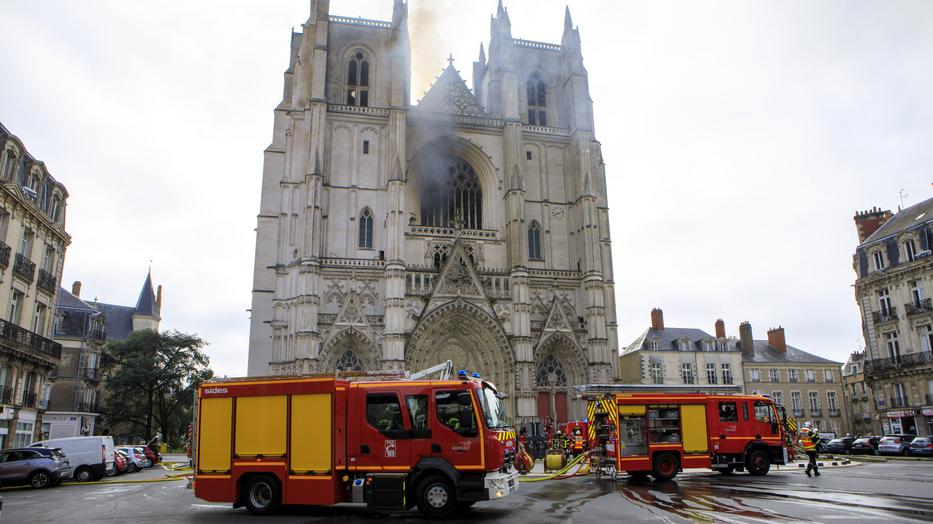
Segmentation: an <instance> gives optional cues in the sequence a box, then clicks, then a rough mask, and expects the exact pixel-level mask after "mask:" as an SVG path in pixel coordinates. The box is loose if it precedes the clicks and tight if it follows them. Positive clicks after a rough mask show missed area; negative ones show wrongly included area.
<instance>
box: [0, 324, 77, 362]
mask: <svg viewBox="0 0 933 524" xmlns="http://www.w3.org/2000/svg"><path fill="white" fill-rule="evenodd" d="M2 342H6V343H10V344H11V345H12V347H14V348H16V349H22V350H26V351H32V352H35V353H39V354H40V355H42V356H45V357H51V358H53V359H55V360H61V358H62V345H61V344H59V343H58V342H55V341H53V340H49V339H47V338H45V337H43V336H41V335H37V334H35V333H33V332H32V331H29V330H28V329H23V328H21V327H19V326H17V325H16V324H14V323H12V322H9V321H7V320H3V319H0V343H2Z"/></svg>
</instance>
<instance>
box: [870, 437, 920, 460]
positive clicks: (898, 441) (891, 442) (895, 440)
mask: <svg viewBox="0 0 933 524" xmlns="http://www.w3.org/2000/svg"><path fill="white" fill-rule="evenodd" d="M915 437H916V435H885V436H884V437H883V438H882V439H881V441H879V442H878V453H880V454H882V455H906V454H907V452H908V451H909V450H910V441H912V440H913V439H914V438H915Z"/></svg>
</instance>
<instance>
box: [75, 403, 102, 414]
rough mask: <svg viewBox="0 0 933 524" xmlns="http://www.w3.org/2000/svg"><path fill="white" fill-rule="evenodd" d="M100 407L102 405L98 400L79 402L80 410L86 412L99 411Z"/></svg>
mask: <svg viewBox="0 0 933 524" xmlns="http://www.w3.org/2000/svg"><path fill="white" fill-rule="evenodd" d="M99 408H100V405H99V404H98V403H97V402H96V401H94V402H79V403H78V411H83V412H85V413H97V412H98V409H99Z"/></svg>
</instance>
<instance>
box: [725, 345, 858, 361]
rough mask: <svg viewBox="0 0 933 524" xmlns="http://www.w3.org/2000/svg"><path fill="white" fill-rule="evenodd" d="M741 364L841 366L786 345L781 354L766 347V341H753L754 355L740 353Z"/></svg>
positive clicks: (768, 346)
mask: <svg viewBox="0 0 933 524" xmlns="http://www.w3.org/2000/svg"><path fill="white" fill-rule="evenodd" d="M742 363H743V364H835V365H837V366H841V365H842V362H836V361H834V360H829V359H828V358H823V357H818V356H816V355H814V354H813V353H807V352H806V351H804V350H802V349H798V348H795V347H794V346H791V345H788V346H787V352H786V353H781V352H780V351H778V350H777V349H774V348H773V347H771V346H770V345H768V341H767V340H756V341H755V354H754V356H751V357H750V356H748V355H746V354H745V353H742Z"/></svg>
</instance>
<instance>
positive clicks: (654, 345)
mask: <svg viewBox="0 0 933 524" xmlns="http://www.w3.org/2000/svg"><path fill="white" fill-rule="evenodd" d="M648 349H651V350H652V351H657V349H658V341H657V340H649V341H648Z"/></svg>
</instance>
